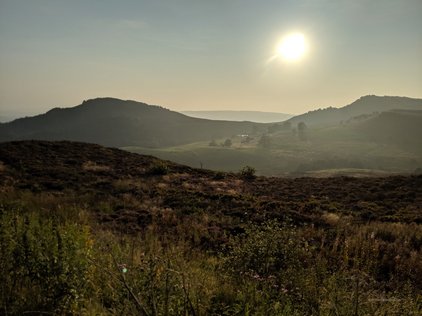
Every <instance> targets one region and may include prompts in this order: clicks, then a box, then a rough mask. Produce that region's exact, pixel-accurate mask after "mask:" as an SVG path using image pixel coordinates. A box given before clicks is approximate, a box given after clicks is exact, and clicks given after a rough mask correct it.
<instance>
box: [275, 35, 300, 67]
mask: <svg viewBox="0 0 422 316" xmlns="http://www.w3.org/2000/svg"><path fill="white" fill-rule="evenodd" d="M306 49H307V45H306V40H305V36H303V34H302V33H293V34H289V35H287V36H285V37H284V38H283V39H282V40H281V42H280V43H279V44H278V46H277V55H278V56H279V57H281V58H283V59H284V60H285V61H298V60H300V59H301V58H302V57H303V56H304V55H305V53H306Z"/></svg>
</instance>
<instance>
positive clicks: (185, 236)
mask: <svg viewBox="0 0 422 316" xmlns="http://www.w3.org/2000/svg"><path fill="white" fill-rule="evenodd" d="M219 149H221V150H225V149H222V148H219ZM227 150H234V149H227ZM0 160H1V163H0V241H1V243H0V245H1V248H0V267H1V270H2V271H6V273H2V274H1V276H0V278H1V280H0V284H1V296H0V311H1V313H2V314H6V315H21V314H46V313H47V314H49V313H50V314H87V315H122V314H125V315H420V313H421V311H422V286H421V285H422V279H421V277H422V226H421V225H422V212H421V210H422V176H416V175H414V176H400V175H397V176H389V177H386V176H383V177H362V178H354V177H329V178H309V177H303V178H275V177H261V176H255V174H254V170H253V169H251V168H244V169H242V170H239V169H240V168H241V166H239V168H238V170H239V171H238V172H236V173H226V172H214V171H209V170H206V169H195V168H191V167H186V166H183V165H178V164H175V163H172V162H169V161H162V160H159V159H157V158H154V157H151V156H142V155H137V154H133V153H129V152H125V151H121V150H118V149H110V148H104V147H101V146H98V145H89V144H83V143H74V142H35V141H33V142H30V141H27V142H12V143H1V144H0ZM205 167H206V166H205ZM361 172H362V170H361Z"/></svg>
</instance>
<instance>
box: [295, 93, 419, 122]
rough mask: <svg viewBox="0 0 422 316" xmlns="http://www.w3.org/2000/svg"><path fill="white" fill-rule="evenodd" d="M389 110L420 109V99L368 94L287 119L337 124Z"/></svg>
mask: <svg viewBox="0 0 422 316" xmlns="http://www.w3.org/2000/svg"><path fill="white" fill-rule="evenodd" d="M390 110H422V99H412V98H406V97H392V96H383V97H381V96H375V95H368V96H363V97H361V98H359V99H358V100H356V101H354V102H353V103H351V104H349V105H346V106H344V107H341V108H335V107H329V108H325V109H319V110H315V111H310V112H307V113H305V114H301V115H297V116H294V117H293V118H291V119H289V121H290V122H291V123H292V124H297V123H299V122H304V123H306V124H307V125H309V126H324V125H338V124H340V123H341V122H345V121H347V120H349V119H351V118H353V117H356V116H360V115H366V114H372V113H374V112H386V111H390Z"/></svg>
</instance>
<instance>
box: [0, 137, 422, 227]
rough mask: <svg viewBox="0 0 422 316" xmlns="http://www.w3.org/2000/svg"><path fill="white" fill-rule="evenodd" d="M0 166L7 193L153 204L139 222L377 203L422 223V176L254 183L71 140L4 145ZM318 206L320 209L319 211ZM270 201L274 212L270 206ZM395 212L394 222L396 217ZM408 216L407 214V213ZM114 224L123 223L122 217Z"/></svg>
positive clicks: (301, 215)
mask: <svg viewBox="0 0 422 316" xmlns="http://www.w3.org/2000/svg"><path fill="white" fill-rule="evenodd" d="M0 161H2V172H1V174H0V180H1V182H0V185H1V186H3V187H4V186H7V185H12V186H14V187H16V188H22V189H28V190H30V191H33V192H47V191H52V192H64V191H68V190H70V191H74V192H75V193H77V194H82V195H83V194H84V193H87V192H90V193H94V194H98V197H97V198H98V200H101V199H103V198H104V197H105V196H110V198H111V199H113V197H121V196H122V194H124V193H125V192H126V193H131V194H135V195H136V196H137V198H136V199H141V200H143V201H144V202H143V203H144V204H145V205H144V206H139V208H138V209H133V207H132V206H129V205H127V206H126V207H127V209H126V210H125V212H123V210H122V211H119V214H122V215H123V214H126V213H127V214H129V213H130V214H132V215H133V216H135V217H137V216H138V215H139V214H144V213H145V214H146V213H148V212H149V206H148V205H154V207H159V208H166V207H171V208H172V209H174V210H178V211H180V212H190V211H194V210H195V209H197V208H198V207H199V208H202V209H203V210H209V211H212V213H213V214H214V215H215V216H217V215H218V216H222V217H224V216H229V217H232V220H231V221H233V220H234V221H235V222H236V221H238V220H245V216H246V217H247V218H251V219H252V218H254V219H255V220H257V219H259V218H260V217H261V216H264V214H266V215H265V216H270V217H271V216H274V217H280V216H287V215H289V216H292V217H297V218H298V219H300V221H303V220H306V221H309V220H311V219H312V218H316V217H317V216H320V215H322V214H323V213H324V212H327V211H330V207H331V206H330V205H332V203H334V204H336V205H337V206H338V211H340V212H344V213H347V214H354V216H357V218H359V216H360V215H362V214H361V213H360V211H359V208H357V207H356V205H357V204H358V203H361V202H362V203H363V202H364V203H371V204H372V206H373V208H374V209H376V210H377V217H378V218H380V219H383V218H384V219H385V220H394V217H395V216H399V217H400V218H401V219H406V220H408V221H410V220H411V221H414V220H416V221H422V217H421V216H422V215H421V214H422V213H421V212H419V211H418V210H419V209H420V207H421V206H422V185H419V184H420V181H421V180H422V178H421V177H411V176H408V177H404V176H397V177H388V178H385V177H382V178H368V179H353V178H343V177H338V178H330V179H312V178H295V179H287V178H266V177H258V178H256V179H255V180H253V181H248V180H247V179H244V178H242V176H241V175H238V174H234V173H218V172H213V171H209V170H205V169H196V168H190V167H187V166H183V165H179V164H175V163H172V162H170V161H160V160H159V159H157V158H155V157H152V156H145V155H139V154H134V153H129V152H126V151H122V150H119V149H113V148H105V147H101V146H99V145H94V144H85V143H77V142H66V141H65V142H46V141H22V142H6V143H0ZM162 164H165V166H166V171H165V172H164V173H163V174H161V173H160V170H158V172H156V170H155V167H156V166H161V165H162ZM369 187H371V188H373V190H371V192H368V191H367V189H368V188H369ZM416 188H418V189H416ZM415 193H417V194H415ZM380 194H381V195H382V196H383V198H382V199H380V198H379V197H380V196H381V195H380ZM190 201H191V202H192V203H193V204H192V205H190V204H189V203H191V202H190ZM315 201H319V203H320V205H319V206H318V208H315V209H314V208H313V207H312V205H313V204H314V203H315ZM270 202H271V207H269V206H268V205H269V204H268V203H270ZM196 203H199V204H196ZM392 210H394V212H393V213H394V214H395V215H394V216H391V215H392V213H391V211H392ZM404 210H406V213H402V211H404ZM410 210H414V211H411V212H410ZM116 211H117V209H116ZM126 211H127V212H126ZM365 211H368V210H365ZM245 212H246V213H245ZM246 214H247V215H246ZM383 214H384V215H383ZM98 215H103V214H98ZM132 215H130V216H132ZM218 216H217V217H218ZM384 216H385V217H384ZM110 219H111V218H110ZM113 221H117V222H119V220H118V218H114V219H113ZM137 223H138V224H139V225H141V226H142V225H145V224H147V223H141V222H137ZM239 224H240V222H239Z"/></svg>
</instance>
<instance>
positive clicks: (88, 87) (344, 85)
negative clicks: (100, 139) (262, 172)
mask: <svg viewBox="0 0 422 316" xmlns="http://www.w3.org/2000/svg"><path fill="white" fill-rule="evenodd" d="M421 13H422V1H421V0H394V1H393V0H353V1H352V0H347V1H346V0H284V1H283V0H278V1H276V0H265V1H263V0H261V1H259V0H212V1H211V0H155V1H152V0H151V1H144V0H120V1H118V0H115V1H111V0H83V1H80V0H71V1H70V0H69V1H64V0H26V1H22V0H0V114H1V113H10V112H13V113H22V114H37V113H43V112H45V111H47V110H49V109H51V108H53V107H68V106H75V105H78V104H80V103H81V102H82V101H83V100H86V99H91V98H96V97H116V98H121V99H130V100H137V101H141V102H146V103H149V104H156V105H161V106H164V107H167V108H170V109H172V110H176V111H181V110H257V111H271V112H283V113H292V114H300V113H303V112H306V111H309V110H312V109H316V108H323V107H328V106H335V107H340V106H344V105H346V104H349V103H351V102H353V101H354V100H355V99H358V98H359V97H361V96H363V95H368V94H376V95H398V96H408V97H416V98H420V97H422V19H421V18H420V15H421ZM292 32H300V33H301V34H303V36H304V38H305V39H306V44H307V51H306V54H305V55H304V56H303V58H301V59H300V60H298V61H296V62H286V61H285V60H283V59H282V58H279V57H277V58H272V57H274V54H275V50H276V46H277V43H279V41H280V39H281V38H283V36H286V35H288V34H291V33H292Z"/></svg>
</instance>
